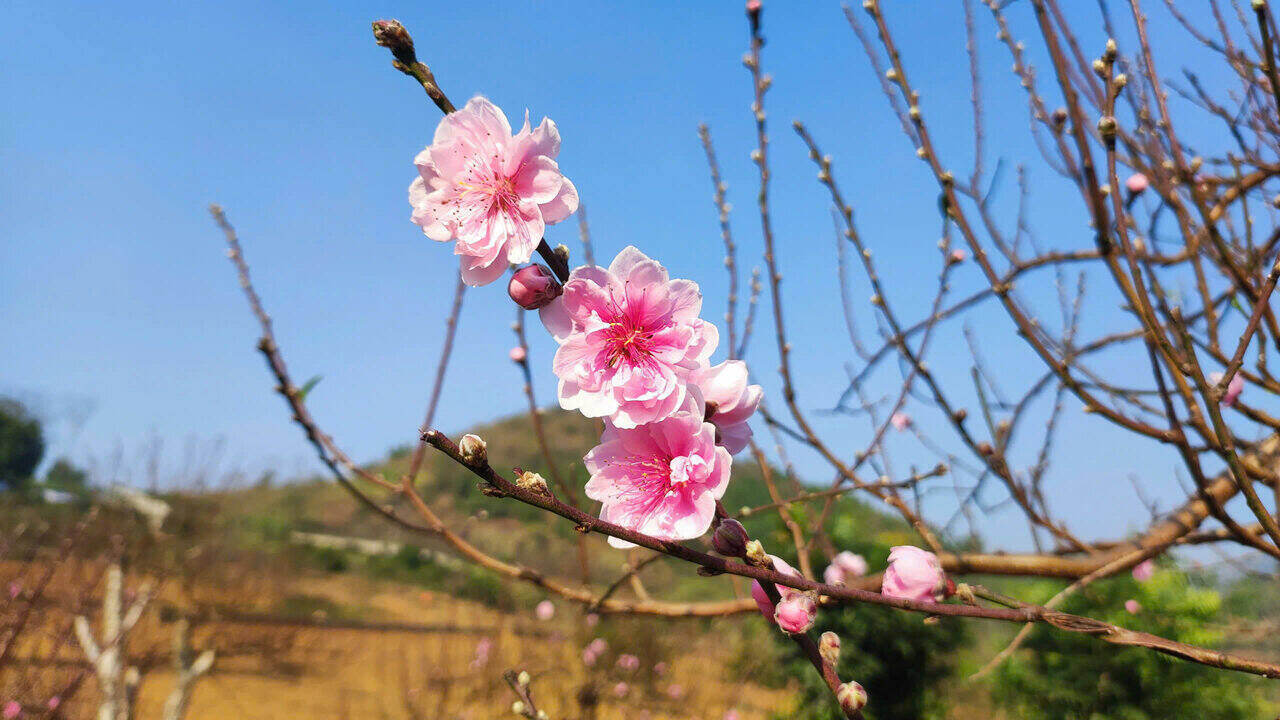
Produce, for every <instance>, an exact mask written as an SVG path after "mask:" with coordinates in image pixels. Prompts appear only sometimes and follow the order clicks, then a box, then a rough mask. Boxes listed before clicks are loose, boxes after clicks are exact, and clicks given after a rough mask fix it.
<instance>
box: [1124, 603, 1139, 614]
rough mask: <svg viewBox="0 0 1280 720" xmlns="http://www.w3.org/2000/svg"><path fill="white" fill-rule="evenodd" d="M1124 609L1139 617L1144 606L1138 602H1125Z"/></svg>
mask: <svg viewBox="0 0 1280 720" xmlns="http://www.w3.org/2000/svg"><path fill="white" fill-rule="evenodd" d="M1124 609H1125V610H1127V611H1128V612H1129V614H1130V615H1137V614H1138V613H1140V612H1142V604H1141V603H1139V602H1138V601H1137V600H1125V601H1124Z"/></svg>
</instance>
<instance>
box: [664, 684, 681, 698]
mask: <svg viewBox="0 0 1280 720" xmlns="http://www.w3.org/2000/svg"><path fill="white" fill-rule="evenodd" d="M667 697H669V698H671V699H672V700H679V699H680V698H682V697H684V686H683V685H679V684H677V683H671V684H670V685H668V686H667Z"/></svg>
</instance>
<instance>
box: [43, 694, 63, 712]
mask: <svg viewBox="0 0 1280 720" xmlns="http://www.w3.org/2000/svg"><path fill="white" fill-rule="evenodd" d="M61 704H62V698H61V697H59V696H57V695H54V696H53V697H51V698H49V702H47V703H45V705H47V706H48V707H49V709H50V710H57V709H58V706H59V705H61Z"/></svg>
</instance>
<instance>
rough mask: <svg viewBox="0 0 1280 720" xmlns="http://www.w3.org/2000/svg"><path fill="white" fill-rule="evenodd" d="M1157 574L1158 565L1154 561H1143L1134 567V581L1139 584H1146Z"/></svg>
mask: <svg viewBox="0 0 1280 720" xmlns="http://www.w3.org/2000/svg"><path fill="white" fill-rule="evenodd" d="M1155 574H1156V563H1155V561H1154V560H1143V561H1142V562H1140V563H1138V564H1137V565H1134V566H1133V579H1134V580H1137V581H1138V582H1146V581H1148V580H1150V579H1151V576H1152V575H1155Z"/></svg>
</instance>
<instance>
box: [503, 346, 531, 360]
mask: <svg viewBox="0 0 1280 720" xmlns="http://www.w3.org/2000/svg"><path fill="white" fill-rule="evenodd" d="M507 357H510V358H511V362H517V363H522V362H524V361H525V359H526V358H528V357H529V352H528V351H527V350H525V349H524V348H522V347H520V346H519V345H517V346H515V347H513V348H511V352H509V353H507Z"/></svg>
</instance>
